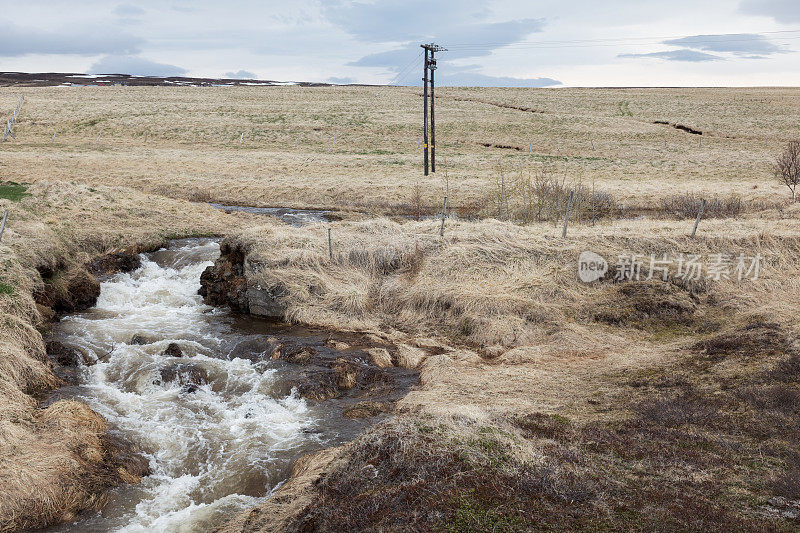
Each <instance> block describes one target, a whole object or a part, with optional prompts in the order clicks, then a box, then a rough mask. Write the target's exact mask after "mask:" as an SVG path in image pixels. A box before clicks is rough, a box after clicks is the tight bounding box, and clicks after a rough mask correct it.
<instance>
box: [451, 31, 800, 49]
mask: <svg viewBox="0 0 800 533" xmlns="http://www.w3.org/2000/svg"><path fill="white" fill-rule="evenodd" d="M790 33H800V30H779V31H768V32H759V33H754V34H752V35H751V36H748V37H745V38H742V39H726V37H741V36H744V35H747V34H742V33H721V34H717V35H706V36H703V37H715V38H714V39H709V38H705V39H695V37H699V36H698V35H672V36H666V37H619V38H612V39H609V38H605V39H566V40H551V41H520V42H511V43H509V42H494V43H492V42H486V43H454V44H448V47H449V48H450V49H453V50H454V49H478V48H498V47H528V46H532V47H539V46H542V45H577V44H592V43H609V44H611V45H617V44H624V43H625V42H629V41H644V42H639V43H633V44H650V43H652V44H664V43H663V41H670V40H678V39H692V40H691V41H690V43H702V44H706V43H730V42H749V41H758V42H761V40H760V39H759V37H761V36H763V35H777V34H790ZM798 38H799V37H784V38H783V40H794V39H798Z"/></svg>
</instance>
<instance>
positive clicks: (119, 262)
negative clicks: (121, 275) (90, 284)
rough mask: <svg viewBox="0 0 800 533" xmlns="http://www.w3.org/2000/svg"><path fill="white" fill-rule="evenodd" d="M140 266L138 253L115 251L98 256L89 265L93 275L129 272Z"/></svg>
mask: <svg viewBox="0 0 800 533" xmlns="http://www.w3.org/2000/svg"><path fill="white" fill-rule="evenodd" d="M140 266H142V259H141V258H140V257H139V255H138V254H132V253H126V252H116V253H111V254H106V255H103V256H100V257H98V258H97V259H95V260H94V261H92V262H91V264H90V265H89V270H90V271H91V273H92V274H94V275H95V276H108V275H110V274H114V273H117V272H130V271H132V270H136V269H137V268H139V267H140Z"/></svg>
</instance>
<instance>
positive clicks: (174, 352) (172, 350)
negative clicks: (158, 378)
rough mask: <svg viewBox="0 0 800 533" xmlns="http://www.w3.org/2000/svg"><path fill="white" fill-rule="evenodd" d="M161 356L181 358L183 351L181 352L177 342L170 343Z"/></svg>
mask: <svg viewBox="0 0 800 533" xmlns="http://www.w3.org/2000/svg"><path fill="white" fill-rule="evenodd" d="M161 355H166V356H167V357H183V350H181V347H180V345H179V344H178V343H177V342H171V343H169V346H167V348H166V349H165V350H164V352H163V353H162V354H161Z"/></svg>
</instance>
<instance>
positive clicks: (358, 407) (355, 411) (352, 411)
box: [344, 401, 394, 418]
mask: <svg viewBox="0 0 800 533" xmlns="http://www.w3.org/2000/svg"><path fill="white" fill-rule="evenodd" d="M393 409H394V404H393V403H391V402H370V401H364V402H358V403H357V404H355V405H354V406H352V407H348V408H347V409H345V410H344V416H346V417H347V418H370V417H373V416H378V415H379V414H382V413H390V412H391V411H392V410H393Z"/></svg>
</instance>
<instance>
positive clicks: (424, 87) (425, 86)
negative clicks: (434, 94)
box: [422, 45, 430, 176]
mask: <svg viewBox="0 0 800 533" xmlns="http://www.w3.org/2000/svg"><path fill="white" fill-rule="evenodd" d="M422 48H424V49H425V63H424V64H423V71H424V72H423V75H422V100H423V101H424V104H423V107H424V111H423V113H422V116H423V119H422V121H423V131H422V146H423V148H422V149H423V152H424V155H423V158H424V159H425V175H426V176H427V175H428V54H429V53H430V50H429V48H428V47H427V46H425V45H422Z"/></svg>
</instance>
